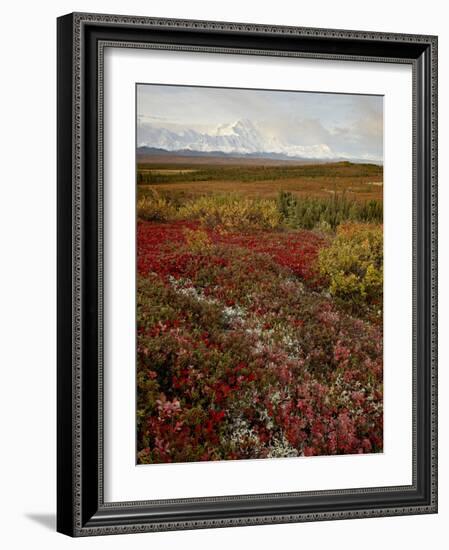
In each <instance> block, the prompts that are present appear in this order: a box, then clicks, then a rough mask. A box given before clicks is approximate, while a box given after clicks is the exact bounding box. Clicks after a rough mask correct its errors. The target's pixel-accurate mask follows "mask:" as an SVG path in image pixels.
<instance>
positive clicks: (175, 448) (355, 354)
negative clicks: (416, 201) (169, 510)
mask: <svg viewBox="0 0 449 550" xmlns="http://www.w3.org/2000/svg"><path fill="white" fill-rule="evenodd" d="M135 93H136V132H135V139H136V384H137V387H136V464H137V465H148V464H166V463H185V462H200V461H220V460H243V459H271V458H278V459H283V458H294V457H315V456H330V455H357V454H362V453H363V454H366V453H383V452H384V437H383V415H384V407H383V396H384V388H383V256H384V254H383V195H384V189H383V170H384V165H383V161H384V152H383V145H384V121H383V119H384V98H383V96H382V95H367V94H349V93H329V92H325V93H324V92H320V91H319V90H316V91H315V90H312V91H303V90H269V89H245V88H223V87H203V86H188V85H173V84H170V85H164V84H153V83H146V82H144V83H137V84H136V90H135Z"/></svg>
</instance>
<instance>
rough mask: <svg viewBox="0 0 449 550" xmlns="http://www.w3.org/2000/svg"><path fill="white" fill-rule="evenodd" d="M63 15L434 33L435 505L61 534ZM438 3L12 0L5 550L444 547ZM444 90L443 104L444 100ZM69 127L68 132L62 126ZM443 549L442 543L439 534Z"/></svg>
mask: <svg viewBox="0 0 449 550" xmlns="http://www.w3.org/2000/svg"><path fill="white" fill-rule="evenodd" d="M71 11H91V12H106V13H125V14H133V15H149V16H161V17H176V18H197V19H215V20H227V21H242V22H257V23H267V24H270V23H274V24H288V25H301V26H312V27H313V26H315V27H334V28H345V29H363V30H373V31H394V32H406V33H408V32H410V33H428V34H438V35H439V39H440V43H439V46H440V47H439V54H440V135H439V139H440V158H441V162H440V312H441V313H440V396H441V398H440V402H441V405H440V426H441V427H440V513H439V515H432V516H410V517H400V518H385V519H370V520H349V521H337V522H326V523H309V524H296V525H276V526H265V527H245V528H234V529H220V530H206V531H188V532H177V533H156V534H143V535H131V536H117V537H101V538H92V539H83V540H79V539H78V540H72V539H69V538H67V537H64V536H62V535H59V534H57V533H55V531H54V530H55V517H54V514H55V508H56V505H55V496H56V483H55V453H56V446H55V432H56V429H55V428H56V416H55V409H56V396H55V386H56V375H55V373H56V364H55V359H56V353H55V346H56V341H55V333H56V315H55V311H56V299H55V296H56V286H55V285H56V278H55V273H56V261H55V249H56V247H55V244H56V233H55V227H56V182H55V171H56V170H55V168H56V139H55V133H56V132H55V128H56V21H55V19H56V17H57V16H58V15H62V14H65V13H68V12H71ZM445 11H447V10H445V2H443V1H441V2H437V1H433V2H427V3H424V2H422V1H416V0H409V1H408V2H397V3H394V2H392V1H391V0H376V2H360V0H342V1H341V2H335V0H321V1H320V2H309V3H306V2H293V1H290V2H289V1H288V0H276V2H273V1H271V2H267V1H266V0H257V1H251V2H249V1H248V2H246V3H245V2H242V0H226V1H223V2H211V1H210V0H209V1H206V0H189V1H187V2H186V1H184V2H183V1H181V0H165V1H164V2H162V3H159V2H154V3H150V2H148V1H141V0H127V1H126V2H123V1H117V0H109V1H108V2H104V1H100V0H91V1H90V2H85V1H84V2H83V1H74V0H73V1H67V0H60V1H58V2H49V1H48V2H45V3H44V2H36V3H34V2H29V1H28V2H23V1H22V2H18V1H16V2H11V1H10V2H8V3H7V4H5V5H3V9H2V29H1V32H0V40H1V49H0V52H1V58H2V61H1V65H0V67H1V71H2V79H1V85H0V94H1V101H0V136H1V143H0V151H1V153H2V160H1V163H0V172H1V177H0V197H1V199H0V253H1V258H2V262H1V267H0V281H1V284H0V331H1V332H0V334H1V339H0V342H1V344H0V365H1V367H0V368H1V371H0V372H1V375H2V382H1V385H0V418H1V432H0V446H1V452H0V507H1V512H0V514H1V515H0V523H1V525H2V528H1V531H0V543H1V544H2V546H3V547H4V548H7V549H13V548H28V547H33V548H47V549H52V548H58V549H60V548H61V549H64V548H69V547H73V546H74V545H77V547H78V548H106V547H107V548H120V547H122V546H124V545H126V548H141V547H142V546H143V545H145V546H147V545H148V546H151V547H152V548H154V549H157V548H183V549H190V548H195V549H196V550H199V549H202V548H208V549H209V548H244V547H246V546H249V547H252V548H258V549H259V548H260V549H262V548H273V547H276V548H281V547H293V548H299V547H302V548H311V547H312V548H313V549H321V548H323V549H324V548H344V549H352V548H354V549H355V548H364V549H367V550H368V549H371V548H373V549H374V548H375V549H379V548H382V547H386V548H393V547H396V546H398V545H400V546H401V547H402V548H407V549H417V548H422V547H427V546H429V547H431V548H432V547H433V548H436V549H440V548H444V547H446V546H445V544H444V543H443V536H444V535H446V536H447V534H448V531H449V530H448V527H447V523H448V521H449V502H448V501H449V482H448V479H449V468H447V467H446V465H447V464H448V458H449V456H448V455H449V444H448V442H447V438H446V437H445V435H446V432H447V426H446V423H445V421H446V420H447V418H448V408H449V407H448V404H447V403H448V401H447V400H445V399H444V396H445V394H446V392H447V390H448V388H449V376H448V371H447V368H446V364H447V357H448V352H449V349H448V341H449V339H448V338H447V332H448V317H447V313H446V312H447V309H448V306H449V303H448V298H449V294H448V291H447V288H448V287H447V284H446V285H445V284H444V281H445V280H447V279H448V277H449V271H448V266H449V255H448V247H447V244H446V243H447V239H445V237H446V235H448V230H449V221H448V220H449V216H447V215H446V209H447V208H448V206H449V191H448V189H449V188H448V165H447V164H446V162H445V160H446V154H447V151H448V148H449V130H448V126H447V122H446V123H445V122H444V121H447V120H449V116H448V114H449V113H448V110H449V109H448V104H447V98H448V97H449V69H448V55H449V31H448V30H447V14H446V13H445ZM445 98H446V99H445ZM68 131H69V130H68ZM446 544H447V543H446Z"/></svg>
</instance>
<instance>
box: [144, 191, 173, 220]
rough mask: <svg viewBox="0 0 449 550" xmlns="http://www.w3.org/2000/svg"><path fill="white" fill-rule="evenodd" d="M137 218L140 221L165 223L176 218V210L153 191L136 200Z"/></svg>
mask: <svg viewBox="0 0 449 550" xmlns="http://www.w3.org/2000/svg"><path fill="white" fill-rule="evenodd" d="M137 216H138V218H140V219H141V220H147V221H155V222H165V221H169V220H172V219H174V218H175V217H176V208H175V207H174V206H173V205H172V204H171V203H170V202H169V201H168V200H167V199H165V198H164V197H161V196H160V195H158V194H157V193H156V192H155V191H154V192H153V193H152V194H151V195H144V196H143V197H140V198H139V199H138V200H137Z"/></svg>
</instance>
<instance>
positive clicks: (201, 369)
mask: <svg viewBox="0 0 449 550" xmlns="http://www.w3.org/2000/svg"><path fill="white" fill-rule="evenodd" d="M436 201H437V38H436V37H434V36H423V35H402V34H384V33H373V32H361V31H343V30H330V29H311V28H296V27H272V26H264V25H252V24H243V23H221V22H209V21H185V20H182V21H181V20H172V19H154V18H148V17H131V16H130V17H128V16H113V15H100V14H82V13H81V14H80V13H77V14H70V15H66V16H63V17H60V18H59V19H58V514H57V515H58V525H57V528H58V531H60V532H62V533H65V534H68V535H71V536H88V535H103V534H117V533H132V532H143V531H159V530H174V529H196V528H209V527H225V526H238V525H258V524H264V523H285V522H301V521H313V520H330V519H340V518H364V517H373V516H393V515H404V514H419V513H435V512H436V511H437V372H436V369H437V365H436V357H437V317H436V314H437V278H436V277H437V271H436V261H437V233H436V215H437V207H436Z"/></svg>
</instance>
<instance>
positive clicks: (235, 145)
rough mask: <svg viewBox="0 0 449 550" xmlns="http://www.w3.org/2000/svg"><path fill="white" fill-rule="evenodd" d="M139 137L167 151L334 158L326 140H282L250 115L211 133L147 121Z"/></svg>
mask: <svg viewBox="0 0 449 550" xmlns="http://www.w3.org/2000/svg"><path fill="white" fill-rule="evenodd" d="M138 139H139V142H138V147H151V148H157V149H165V150H167V151H180V150H187V151H189V150H190V151H198V152H204V153H207V152H211V151H219V152H222V153H228V154H229V153H234V154H238V155H242V154H253V153H276V154H281V155H286V156H287V157H292V158H298V157H305V158H316V159H331V158H334V155H333V153H332V151H331V149H330V148H329V147H328V146H327V145H326V144H317V145H308V146H304V145H292V144H286V143H282V142H280V141H279V140H278V139H277V138H276V137H274V136H270V135H266V134H265V133H263V132H261V131H260V130H259V129H258V128H257V127H256V125H255V124H254V123H253V122H251V120H248V119H243V120H238V121H237V122H234V123H231V124H221V125H219V126H218V127H217V128H216V129H215V130H214V131H212V132H210V133H206V132H199V131H197V130H193V129H186V130H180V131H174V130H169V129H168V128H163V127H159V126H156V125H152V124H150V123H147V122H145V123H141V124H140V125H139V128H138Z"/></svg>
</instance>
